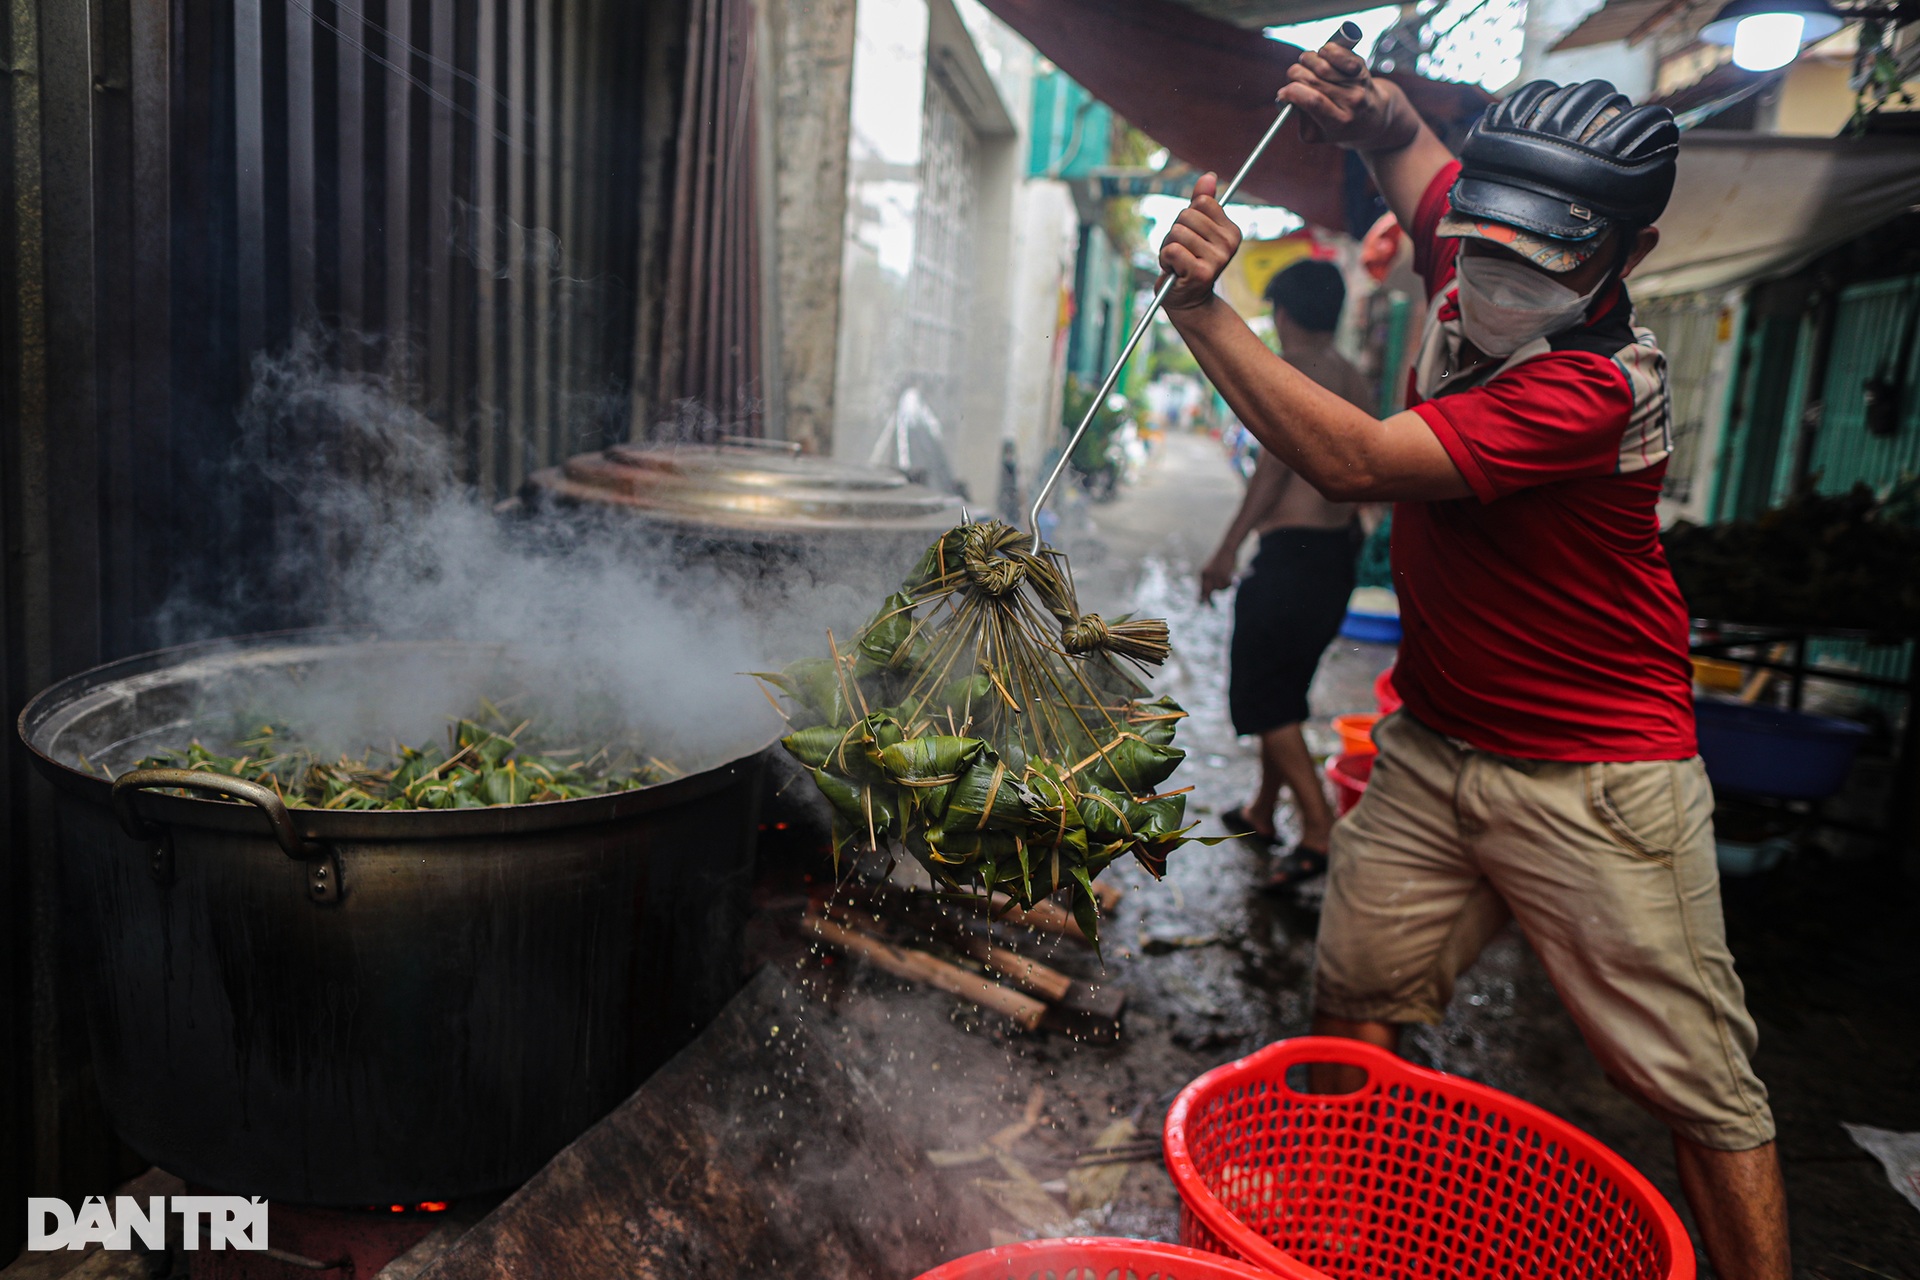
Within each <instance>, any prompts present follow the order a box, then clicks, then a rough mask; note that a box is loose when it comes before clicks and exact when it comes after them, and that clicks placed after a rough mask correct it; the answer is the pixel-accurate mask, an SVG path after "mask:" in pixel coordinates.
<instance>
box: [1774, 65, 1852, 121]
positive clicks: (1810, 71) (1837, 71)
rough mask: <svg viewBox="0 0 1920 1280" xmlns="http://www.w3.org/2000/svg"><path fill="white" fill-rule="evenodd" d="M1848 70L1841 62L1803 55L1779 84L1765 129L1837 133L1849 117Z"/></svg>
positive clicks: (1850, 109)
mask: <svg viewBox="0 0 1920 1280" xmlns="http://www.w3.org/2000/svg"><path fill="white" fill-rule="evenodd" d="M1851 70H1852V68H1851V67H1850V66H1849V65H1848V63H1846V62H1845V61H1840V60H1835V59H1830V58H1814V57H1807V56H1805V55H1803V56H1802V57H1801V58H1800V60H1799V61H1798V62H1796V63H1794V64H1793V66H1792V67H1791V68H1790V69H1789V70H1788V72H1787V77H1786V79H1785V80H1784V81H1783V82H1782V83H1781V85H1780V88H1779V91H1778V96H1777V97H1775V99H1774V101H1773V121H1772V128H1771V129H1769V130H1768V132H1770V133H1780V134H1797V135H1800V136H1804V137H1812V138H1831V137H1833V136H1835V135H1836V134H1838V133H1839V132H1840V130H1841V129H1842V128H1844V127H1845V126H1846V123H1847V121H1848V120H1850V119H1852V118H1853V101H1854V99H1853V90H1852V89H1851V88H1849V87H1848V86H1847V75H1848V73H1849V72H1850V71H1851Z"/></svg>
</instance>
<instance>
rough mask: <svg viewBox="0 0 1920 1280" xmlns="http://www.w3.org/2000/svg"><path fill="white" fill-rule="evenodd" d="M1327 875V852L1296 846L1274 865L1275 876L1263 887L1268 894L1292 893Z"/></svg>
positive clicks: (1269, 878) (1268, 878)
mask: <svg viewBox="0 0 1920 1280" xmlns="http://www.w3.org/2000/svg"><path fill="white" fill-rule="evenodd" d="M1325 874H1327V852H1326V850H1324V849H1308V848H1305V847H1303V846H1301V845H1295V846H1293V848H1292V849H1290V850H1288V851H1287V855H1286V856H1285V857H1283V858H1281V859H1280V860H1279V861H1278V862H1277V863H1275V864H1274V868H1273V874H1272V875H1271V876H1268V877H1267V882H1266V883H1265V884H1264V885H1262V886H1261V889H1262V890H1263V891H1264V892H1266V893H1290V892H1292V891H1293V890H1295V889H1298V888H1299V887H1300V886H1301V885H1303V884H1305V883H1306V882H1307V881H1309V880H1312V879H1313V878H1315V877H1316V876H1323V875H1325Z"/></svg>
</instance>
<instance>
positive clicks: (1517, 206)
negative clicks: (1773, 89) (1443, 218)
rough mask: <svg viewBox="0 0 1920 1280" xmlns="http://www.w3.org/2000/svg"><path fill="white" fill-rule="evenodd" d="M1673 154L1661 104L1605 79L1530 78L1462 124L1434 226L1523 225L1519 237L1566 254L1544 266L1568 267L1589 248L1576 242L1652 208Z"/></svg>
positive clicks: (1672, 128)
mask: <svg viewBox="0 0 1920 1280" xmlns="http://www.w3.org/2000/svg"><path fill="white" fill-rule="evenodd" d="M1679 154H1680V129H1679V127H1678V126H1677V125H1676V124H1674V121H1673V112H1671V111H1669V110H1667V109H1666V108H1665V107H1652V106H1647V107H1636V106H1634V105H1633V103H1632V102H1631V101H1630V100H1629V99H1628V98H1627V96H1626V95H1625V94H1623V93H1621V92H1619V91H1618V90H1616V89H1615V88H1614V87H1613V86H1612V85H1611V84H1609V83H1607V82H1606V81H1605V80H1589V81H1587V82H1586V83H1585V84H1575V85H1557V84H1554V83H1552V82H1551V81H1548V80H1536V81H1534V82H1533V83H1532V84H1528V85H1524V86H1522V87H1521V88H1520V89H1518V90H1517V91H1515V92H1514V93H1513V94H1512V95H1511V96H1509V97H1508V98H1507V99H1506V100H1505V101H1503V102H1497V103H1495V104H1494V105H1493V106H1491V107H1489V108H1488V109H1487V111H1486V113H1485V114H1484V115H1482V116H1481V117H1480V118H1479V119H1478V120H1476V121H1474V123H1473V127H1472V128H1470V129H1468V130H1467V139H1466V143H1465V144H1464V145H1463V146H1462V147H1461V148H1460V177H1459V178H1458V180H1456V181H1455V182H1454V184H1453V193H1452V205H1453V214H1452V216H1451V217H1449V218H1448V219H1447V223H1448V226H1447V227H1446V228H1445V229H1444V230H1443V232H1442V234H1449V233H1450V234H1452V235H1455V236H1476V235H1485V236H1486V238H1490V239H1506V238H1507V237H1506V236H1502V235H1498V234H1493V235H1488V234H1487V233H1488V232H1492V231H1495V228H1494V227H1487V228H1483V229H1481V230H1475V229H1473V228H1474V226H1475V224H1480V223H1491V224H1496V226H1497V227H1498V228H1502V229H1504V228H1513V229H1515V230H1518V231H1520V232H1523V233H1531V234H1530V235H1527V236H1525V237H1524V238H1525V239H1526V240H1529V241H1531V240H1533V239H1534V238H1535V237H1545V238H1546V239H1548V240H1551V241H1558V242H1562V247H1563V248H1566V249H1568V250H1570V253H1569V254H1568V255H1567V257H1568V258H1569V259H1570V260H1569V261H1567V262H1566V265H1564V266H1550V267H1549V269H1551V270H1569V269H1571V267H1572V266H1573V265H1576V263H1577V262H1578V261H1579V260H1581V259H1584V258H1585V257H1586V256H1587V255H1588V254H1589V253H1591V248H1587V246H1586V245H1582V243H1581V242H1588V243H1589V244H1591V242H1594V241H1597V240H1598V239H1599V237H1600V236H1602V235H1603V234H1605V232H1606V231H1607V229H1608V228H1609V227H1612V226H1615V225H1618V226H1621V227H1623V228H1626V229H1635V228H1639V227H1644V226H1649V225H1651V224H1652V223H1653V221H1654V220H1655V219H1657V218H1658V217H1659V216H1660V214H1661V212H1662V211H1663V210H1665V209H1666V207H1667V200H1668V198H1669V197H1670V196H1671V195H1672V194H1673V179H1674V173H1675V171H1676V165H1677V160H1678V157H1679ZM1582 248H1587V252H1586V253H1582V252H1580V250H1581V249H1582ZM1543 265H1547V264H1545V263H1543Z"/></svg>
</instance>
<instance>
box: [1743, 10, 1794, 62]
mask: <svg viewBox="0 0 1920 1280" xmlns="http://www.w3.org/2000/svg"><path fill="white" fill-rule="evenodd" d="M1806 26H1807V20H1806V19H1805V18H1803V17H1801V16H1800V15H1799V14H1797V13H1754V14H1749V15H1747V16H1746V17H1744V18H1742V19H1740V25H1739V26H1737V27H1735V28H1734V30H1733V65H1734V66H1736V67H1739V68H1740V69H1741V70H1743V71H1772V70H1774V69H1776V68H1778V67H1784V66H1786V65H1787V64H1788V63H1789V62H1792V61H1793V60H1794V58H1795V57H1796V56H1797V55H1798V54H1799V52H1800V37H1801V36H1802V35H1803V34H1804V33H1805V31H1806Z"/></svg>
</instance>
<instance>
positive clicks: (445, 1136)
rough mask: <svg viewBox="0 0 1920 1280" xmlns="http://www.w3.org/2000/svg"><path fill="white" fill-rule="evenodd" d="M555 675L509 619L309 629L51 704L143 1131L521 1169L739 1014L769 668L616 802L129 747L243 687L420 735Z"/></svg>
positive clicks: (264, 1153)
mask: <svg viewBox="0 0 1920 1280" xmlns="http://www.w3.org/2000/svg"><path fill="white" fill-rule="evenodd" d="M539 676H540V665H539V663H538V661H537V660H536V659H532V658H529V657H528V656H526V655H515V654H513V653H511V652H509V651H507V650H505V649H503V648H501V647H499V646H485V645H469V644H457V643H418V642H395V641H379V640H370V639H367V638H365V637H355V636H349V635H343V634H334V633H300V634H294V635H282V636H268V637H258V638H251V639H247V640H241V641H233V642H221V643H216V644H205V645H196V646H190V647H187V648H181V649H173V650H169V651H166V652H162V653H154V654H147V655H144V656H142V657H137V658H130V659H128V660H126V661H123V662H117V663H114V664H112V665H110V666H105V667H100V668H97V669H96V670H93V671H89V672H86V673H85V674H83V675H79V676H75V677H73V678H71V679H69V680H66V681H63V682H62V683H60V684H57V685H55V686H53V687H52V688H50V689H48V690H46V691H45V692H44V693H42V694H41V695H40V696H39V697H38V698H36V699H34V701H33V702H32V703H30V704H29V705H28V706H27V708H26V710H25V712H24V713H23V714H22V715H21V717H20V732H21V735H22V737H23V738H24V739H25V740H26V742H27V745H28V746H29V747H30V748H31V749H32V751H33V753H34V756H35V761H36V764H37V765H38V767H39V769H40V771H41V772H42V773H43V774H44V775H45V776H46V777H47V778H48V779H49V780H50V781H51V782H52V783H53V784H54V786H55V787H56V788H57V790H58V816H59V840H60V853H61V862H62V866H63V869H64V873H63V883H62V892H63V898H64V901H65V903H66V905H67V909H68V911H69V913H70V915H69V927H70V928H72V929H73V930H74V934H73V936H74V937H75V940H76V941H77V942H78V943H79V944H80V945H81V946H82V947H83V948H84V950H85V951H86V952H87V954H88V956H89V958H90V961H91V963H92V965H93V968H94V972H93V977H92V981H91V982H90V983H89V990H90V995H91V1007H90V1009H89V1023H90V1028H91V1033H92V1038H93V1051H94V1065H95V1071H96V1074H97V1076H98V1080H99V1085H100V1089H101V1092H102V1094H103V1095H104V1098H105V1101H106V1105H107V1108H108V1110H109V1112H110V1114H111V1115H112V1117H113V1121H114V1123H115V1125H116V1127H117V1128H118V1130H119V1132H120V1134H121V1135H122V1137H124V1138H125V1139H126V1141H127V1142H128V1143H129V1144H130V1145H131V1146H133V1148H134V1149H135V1150H137V1151H138V1152H139V1153H140V1154H141V1155H143V1156H145V1157H146V1158H148V1159H150V1160H152V1161H153V1162H154V1163H156V1164H158V1165H160V1166H161V1167H163V1168H166V1169H168V1170H170V1171H172V1172H174V1173H176V1174H179V1175H181V1176H182V1177H184V1178H186V1179H187V1180H188V1181H189V1182H193V1183H199V1184H203V1185H207V1186H212V1187H217V1188H221V1189H225V1190H230V1191H234V1192H239V1193H243V1194H249V1195H265V1196H267V1197H269V1198H271V1199H284V1200H290V1201H301V1202H307V1203H314V1204H338V1205H360V1204H375V1203H378V1204H389V1203H411V1202H417V1201H421V1200H445V1199H450V1198H453V1197H456V1196H460V1195H464V1194H470V1193H475V1192H480V1191H485V1190H491V1189H495V1188H501V1187H507V1186H511V1185H514V1184H517V1183H519V1182H521V1181H523V1180H524V1179H526V1178H527V1177H528V1176H529V1175H531V1174H532V1173H533V1172H534V1171H535V1170H536V1169H538V1168H539V1167H540V1166H541V1165H542V1164H543V1163H544V1162H545V1161H546V1160H547V1159H548V1158H549V1157H550V1156H552V1155H553V1154H554V1152H555V1151H557V1150H558V1149H559V1148H561V1147H562V1146H564V1145H565V1144H566V1143H567V1142H569V1141H571V1140H572V1139H573V1138H574V1137H575V1136H577V1135H578V1134H579V1133H580V1132H582V1131H583V1130H584V1129H586V1128H587V1126H589V1125H590V1124H592V1123H593V1122H594V1121H595V1120H596V1119H598V1118H599V1117H600V1116H601V1115H603V1114H604V1113H606V1112H607V1111H609V1110H610V1109H612V1108H613V1107H614V1106H615V1105H616V1104H618V1103H619V1102H620V1101H621V1100H622V1099H624V1098H625V1097H626V1096H627V1095H628V1094H629V1093H630V1092H631V1091H632V1090H633V1089H634V1087H635V1086H636V1085H637V1084H638V1083H639V1082H640V1081H641V1080H642V1079H643V1078H644V1077H645V1076H646V1075H647V1074H648V1072H650V1071H651V1070H652V1069H653V1068H654V1067H655V1066H657V1065H659V1064H660V1063H661V1062H663V1061H665V1060H666V1059H667V1058H668V1057H669V1056H670V1055H671V1054H672V1053H673V1052H674V1051H675V1050H677V1049H678V1048H679V1047H680V1046H682V1045H683V1044H684V1043H686V1042H687V1041H688V1040H689V1039H691V1038H692V1036H693V1034H694V1033H695V1032H696V1031H697V1030H698V1029H699V1028H701V1027H702V1026H704V1025H705V1024H706V1022H707V1021H708V1020H710V1019H711V1018H712V1017H713V1016H714V1015H715V1014H716V1013H717V1012H718V1011H719V1009H720V1007H721V1006H722V1005H723V1004H724V1003H725V1002H726V1000H727V999H728V997H729V996H730V995H731V994H732V993H733V991H734V990H735V989H736V988H737V987H738V985H739V982H740V978H741V966H742V945H741V931H742V927H743V922H744V919H745V914H746V907H747V893H748V889H749V880H750V877H751V865H752V850H753V840H754V836H755V830H756V815H755V805H756V797H757V796H758V794H759V788H758V769H759V767H760V761H761V754H760V749H761V748H763V747H764V746H765V745H766V743H767V741H768V738H769V737H770V736H771V733H770V726H769V725H768V724H767V722H766V721H765V720H764V719H756V717H755V714H754V713H753V712H752V711H751V710H750V703H749V701H748V700H752V701H758V700H759V698H758V694H757V693H756V692H755V691H754V690H753V689H752V688H751V687H750V686H746V685H745V682H742V688H741V690H740V696H741V698H742V704H741V706H739V707H719V708H716V715H717V716H718V717H720V718H721V719H723V720H724V719H725V718H727V717H729V716H735V717H737V720H738V726H739V727H738V728H736V729H735V730H733V731H732V732H733V733H734V737H735V740H734V741H732V742H731V743H729V742H727V741H726V734H725V733H724V732H720V733H716V732H715V731H713V730H712V729H711V728H710V727H709V728H707V729H705V730H704V731H703V732H702V733H701V734H700V736H699V738H698V739H697V740H696V739H688V738H686V736H685V735H679V736H678V737H676V734H675V733H674V732H673V731H672V729H671V727H667V728H666V729H663V732H662V740H663V741H669V742H673V741H677V742H678V746H679V748H680V750H681V751H682V752H683V754H681V755H680V756H679V757H678V758H677V759H676V761H675V762H676V763H677V764H679V765H680V766H682V767H683V768H685V769H686V772H685V774H684V775H683V776H681V777H679V778H677V779H675V780H673V781H670V782H665V783H661V784H657V785H654V786H649V787H646V788H644V789H641V790H637V791H629V792H623V793H619V794H615V795H609V796H599V797H594V798H590V799H582V800H570V801H564V802H556V803H548V804H529V805H519V806H512V807H502V808H487V809H465V810H454V811H445V812H425V811H414V812H400V813H390V812H360V813H354V812H318V811H315V810H311V809H291V810H289V809H287V808H285V807H283V806H282V805H281V804H280V803H279V802H278V800H277V799H276V798H275V797H274V796H273V794H272V793H271V792H268V791H266V790H265V789H263V788H257V787H251V788H250V787H248V786H247V784H244V783H238V784H221V783H219V782H218V781H217V780H207V776H206V775H196V780H197V781H198V785H203V786H211V787H213V788H214V790H209V791H206V792H204V793H203V794H202V795H200V796H196V797H191V798H190V797H188V796H183V795H178V794H171V793H168V792H165V791H161V790H156V789H153V788H154V787H156V786H159V785H162V784H168V783H177V782H179V781H181V779H179V778H178V777H175V776H171V775H166V774H159V775H155V774H151V773H149V774H144V775H143V774H141V773H138V772H132V773H131V775H130V771H131V770H132V766H133V763H134V762H135V761H136V760H138V759H140V758H141V757H142V756H145V755H149V754H152V753H153V752H155V751H156V750H158V749H160V748H163V747H168V746H178V745H182V744H184V743H185V742H186V741H187V740H189V739H191V738H193V737H195V736H200V737H202V738H204V739H209V745H210V746H211V745H213V743H212V741H211V739H212V738H214V737H218V736H220V735H221V734H222V733H223V732H230V726H231V725H232V723H233V717H234V715H235V714H236V710H246V711H249V712H255V711H257V712H261V713H265V712H266V711H267V710H268V709H269V708H272V709H274V710H276V711H278V712H279V715H280V716H282V717H285V718H289V719H293V720H295V721H296V722H297V721H298V720H299V719H300V717H302V716H306V717H308V718H310V719H315V720H317V721H327V720H329V719H332V720H333V721H335V722H337V723H344V724H351V725H353V726H354V729H353V732H354V733H356V734H358V735H359V736H360V738H361V740H362V741H363V742H368V741H370V742H385V741H386V740H387V737H386V735H388V734H391V736H392V737H394V738H395V739H397V740H399V741H402V742H406V741H419V740H420V739H421V737H422V736H426V737H431V736H433V735H432V731H431V730H432V724H433V722H435V721H437V722H438V723H440V724H444V723H445V717H446V716H447V715H449V714H460V713H462V712H464V711H465V710H466V706H465V705H449V700H455V699H459V698H463V697H465V696H467V695H469V694H474V695H479V694H483V693H484V692H485V691H487V690H493V691H496V692H497V691H499V690H501V689H502V688H503V685H504V683H506V682H509V681H521V682H523V683H524V682H527V681H529V680H531V681H537V680H538V679H539ZM760 711H761V712H762V713H765V711H766V705H765V703H764V702H761V703H760ZM276 718H278V717H276ZM423 726H424V728H425V732H424V733H423ZM687 752H691V753H694V755H693V758H689V756H688V755H687V754H684V753H687ZM129 775H130V776H129ZM109 777H117V778H119V782H118V783H117V784H115V783H113V782H109V780H108V778H109ZM220 790H224V792H225V794H224V795H221V794H217V793H216V792H217V791H220ZM116 810H117V812H116Z"/></svg>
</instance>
